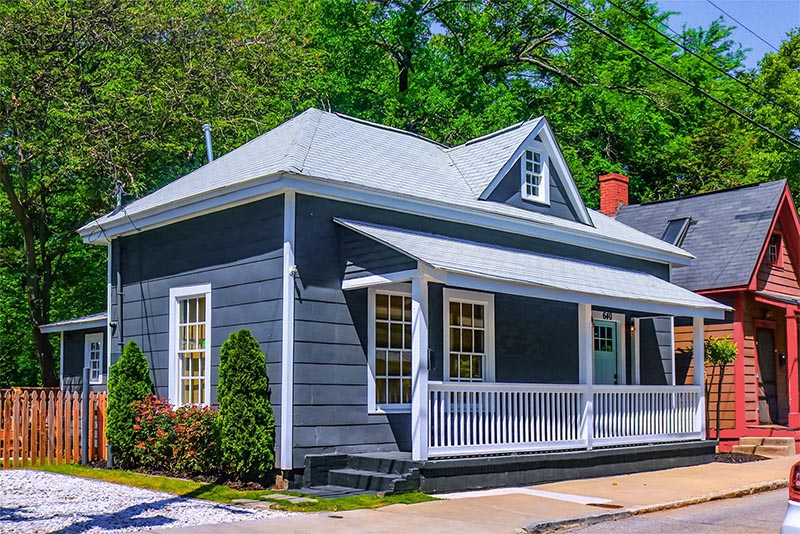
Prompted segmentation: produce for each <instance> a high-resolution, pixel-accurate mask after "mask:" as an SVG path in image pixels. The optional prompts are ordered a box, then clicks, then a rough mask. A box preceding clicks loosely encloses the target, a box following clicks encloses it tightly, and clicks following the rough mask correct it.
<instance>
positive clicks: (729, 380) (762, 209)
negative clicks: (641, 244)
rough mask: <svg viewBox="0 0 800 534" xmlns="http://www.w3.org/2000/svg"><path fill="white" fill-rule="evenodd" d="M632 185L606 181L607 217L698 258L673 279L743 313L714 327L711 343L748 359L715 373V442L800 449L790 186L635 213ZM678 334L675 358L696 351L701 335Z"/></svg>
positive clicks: (799, 249) (680, 329) (680, 365)
mask: <svg viewBox="0 0 800 534" xmlns="http://www.w3.org/2000/svg"><path fill="white" fill-rule="evenodd" d="M627 185H628V181H627V178H625V177H624V176H621V175H606V176H603V177H601V178H600V190H601V198H602V201H601V205H602V208H601V211H603V212H604V213H606V214H607V215H610V216H612V217H613V216H615V217H616V219H617V220H618V221H620V222H623V223H625V224H627V225H629V226H632V227H634V228H637V229H639V230H641V231H643V232H645V233H648V234H650V235H652V236H654V237H658V238H660V239H662V240H664V241H668V242H670V243H672V244H674V245H677V246H679V247H681V248H683V249H685V250H687V251H688V252H691V253H692V254H693V255H694V256H695V257H696V258H697V259H696V260H694V261H693V262H691V263H690V264H689V265H687V266H684V267H679V268H675V269H673V270H672V273H671V276H672V282H673V283H675V284H677V285H680V286H683V287H685V288H687V289H690V290H692V291H695V292H697V293H700V294H702V295H705V296H708V297H710V298H713V299H715V300H718V301H720V302H723V303H725V304H728V305H730V306H732V307H733V308H734V310H735V311H734V312H733V313H730V314H728V316H726V318H725V319H724V320H722V321H709V322H708V323H707V326H706V336H715V337H724V336H730V337H731V338H732V339H733V340H734V341H735V342H736V344H737V345H738V347H739V350H740V352H739V357H738V358H737V359H736V362H735V364H733V365H732V366H728V368H727V369H726V370H725V372H724V373H721V370H720V369H718V368H714V369H711V368H709V369H707V374H706V377H707V384H708V386H709V398H708V410H709V413H710V415H711V417H710V421H709V425H710V426H709V428H710V436H711V437H714V438H718V439H719V442H720V450H722V451H726V450H730V449H731V447H732V446H733V445H736V444H737V443H739V440H740V439H741V438H745V437H747V438H767V437H771V438H774V437H781V438H793V439H795V442H796V441H797V439H798V438H800V380H798V341H797V339H798V330H797V328H798V324H797V323H798V313H800V284H799V283H798V272H797V269H798V268H800V256H799V255H800V223H799V222H798V216H797V210H796V209H795V206H794V202H793V201H792V196H791V193H790V191H789V188H788V186H787V185H786V182H785V181H783V180H781V181H777V182H769V183H763V184H754V185H748V186H743V187H737V188H733V189H728V190H725V191H719V192H714V193H706V194H700V195H693V196H689V197H684V198H680V199H676V200H670V201H663V202H653V203H649V204H639V205H628V190H627ZM673 334H674V337H673V339H674V348H675V349H678V350H679V349H680V348H681V347H686V346H688V345H690V344H691V327H689V326H687V325H682V324H679V323H678V324H674V325H673ZM679 353H680V350H679ZM675 362H676V363H675V364H674V365H675V369H674V370H673V373H672V375H671V376H672V380H673V381H675V382H677V383H678V384H680V383H683V382H686V381H688V382H691V379H692V378H691V377H692V368H691V361H690V358H686V357H684V358H681V357H680V356H676V359H675ZM720 381H721V382H722V387H721V395H719V394H718V391H719V390H720V389H719V388H718V386H719V385H720ZM717 410H719V428H718V429H717V428H716V426H717V423H716V421H717V414H716V411H717ZM748 443H752V441H751V442H748ZM789 443H791V442H789ZM792 452H794V451H792Z"/></svg>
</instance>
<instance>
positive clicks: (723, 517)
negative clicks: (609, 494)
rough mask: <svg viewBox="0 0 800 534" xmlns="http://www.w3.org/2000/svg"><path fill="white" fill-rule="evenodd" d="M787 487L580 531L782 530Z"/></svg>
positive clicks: (743, 533)
mask: <svg viewBox="0 0 800 534" xmlns="http://www.w3.org/2000/svg"><path fill="white" fill-rule="evenodd" d="M786 497H787V492H786V490H785V489H784V490H777V491H770V492H768V493H761V494H758V495H749V496H747V497H740V498H738V499H727V500H721V501H713V502H708V503H704V504H696V505H694V506H687V507H685V508H679V509H677V510H668V511H666V512H656V513H652V514H646V515H641V516H638V517H632V518H629V519H621V520H619V521H609V522H606V523H598V524H596V525H592V526H590V527H586V528H583V529H580V530H577V531H574V530H573V531H571V532H581V533H582V534H605V533H608V534H611V533H614V534H619V533H626V532H636V533H639V532H647V533H648V534H661V533H663V534H676V533H680V532H687V533H691V534H717V533H719V534H723V533H724V534H731V533H734V532H735V533H737V534H755V533H766V532H770V533H776V532H779V531H780V528H781V522H782V521H783V514H784V513H785V512H786Z"/></svg>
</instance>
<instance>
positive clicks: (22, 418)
mask: <svg viewBox="0 0 800 534" xmlns="http://www.w3.org/2000/svg"><path fill="white" fill-rule="evenodd" d="M81 400H82V399H81V395H80V394H79V393H77V392H75V393H69V392H64V391H53V390H49V389H23V390H20V389H11V390H0V440H2V441H0V453H1V454H2V466H3V467H4V468H8V467H27V466H34V465H56V464H64V463H72V462H79V461H80V459H81V428H82V424H81V412H82V410H83V403H82V402H81ZM106 403H107V395H106V393H90V394H89V417H90V419H89V436H88V438H89V439H88V443H89V451H88V458H89V461H90V462H92V461H97V460H105V459H106V439H105V435H106V431H105V430H106Z"/></svg>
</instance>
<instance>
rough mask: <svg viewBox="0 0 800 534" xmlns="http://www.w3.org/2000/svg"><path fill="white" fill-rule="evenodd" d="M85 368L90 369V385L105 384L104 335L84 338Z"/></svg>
mask: <svg viewBox="0 0 800 534" xmlns="http://www.w3.org/2000/svg"><path fill="white" fill-rule="evenodd" d="M84 366H85V367H88V368H89V383H90V384H102V383H103V334H86V336H84Z"/></svg>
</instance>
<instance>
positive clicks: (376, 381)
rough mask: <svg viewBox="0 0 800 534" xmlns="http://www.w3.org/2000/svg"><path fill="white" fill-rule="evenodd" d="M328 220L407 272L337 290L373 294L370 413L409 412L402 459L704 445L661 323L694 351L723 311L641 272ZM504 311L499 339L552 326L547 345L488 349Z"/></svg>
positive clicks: (695, 388) (700, 418)
mask: <svg viewBox="0 0 800 534" xmlns="http://www.w3.org/2000/svg"><path fill="white" fill-rule="evenodd" d="M337 222H339V223H340V224H341V225H342V226H344V227H346V228H348V229H350V230H353V231H354V232H356V233H358V234H361V235H362V236H365V237H367V238H369V239H370V240H373V241H374V242H376V243H377V244H378V245H380V246H381V247H385V248H386V249H391V251H393V252H394V253H395V254H396V255H401V256H404V257H405V258H406V259H408V260H411V261H413V264H411V265H410V267H411V268H409V264H408V262H402V261H398V260H397V258H396V257H394V258H391V259H392V261H390V262H388V263H394V264H395V265H397V264H400V265H402V266H403V268H402V269H395V270H388V269H383V270H382V271H380V272H378V271H379V269H376V268H372V269H371V270H370V272H367V273H365V272H363V271H364V270H363V269H362V270H361V272H357V273H356V274H355V275H352V276H348V275H347V274H346V276H345V280H344V281H343V284H342V287H343V289H345V290H357V289H368V290H369V292H370V293H369V302H370V314H369V319H368V320H369V328H370V336H369V338H370V341H369V348H370V366H369V373H370V380H369V384H370V390H369V393H368V395H369V399H370V403H371V406H370V410H371V411H370V413H375V414H380V413H392V411H395V410H396V411H406V412H408V413H409V415H410V426H411V460H412V461H415V462H424V461H427V460H429V459H437V458H440V459H444V458H451V457H456V458H457V457H469V456H484V455H501V454H509V453H512V454H526V453H535V452H548V451H549V452H553V451H562V452H563V451H580V450H584V451H591V450H594V449H598V448H607V447H619V446H630V447H635V446H643V445H644V446H649V445H652V444H658V443H678V442H689V441H695V442H699V441H703V440H704V439H705V395H704V388H703V380H704V377H703V375H702V373H698V375H697V376H696V377H695V383H693V384H692V385H676V383H675V372H674V369H675V362H674V350H673V349H674V347H673V346H672V345H671V343H672V341H671V340H672V330H671V325H672V320H673V317H675V316H683V317H691V318H692V324H693V328H694V330H693V332H694V333H693V338H694V340H695V341H696V342H697V343H698V345H699V346H702V345H703V339H704V332H703V330H704V318H706V317H708V318H721V317H722V316H723V315H724V312H725V311H726V310H729V308H728V307H726V306H723V305H721V304H719V303H717V302H714V301H712V300H709V299H706V298H704V297H701V296H699V295H696V294H694V293H691V292H689V291H686V290H684V289H682V288H679V287H677V286H674V285H672V284H670V283H668V282H666V281H664V280H663V279H660V278H659V277H657V276H654V275H652V274H647V273H644V272H637V271H631V270H625V269H621V268H616V267H609V266H605V265H600V264H593V263H588V262H584V261H577V260H571V259H568V258H561V257H555V256H548V255H545V254H537V253H533V252H527V251H521V250H514V249H505V248H501V247H495V246H490V245H484V244H480V243H474V242H468V241H463V240H456V239H450V238H447V237H444V236H436V235H432V234H422V233H417V232H412V231H408V230H402V229H397V228H391V227H384V226H378V225H373V224H369V223H360V222H354V221H341V220H340V221H337ZM364 248H365V247H364V246H363V244H361V247H360V249H361V250H364ZM372 253H373V256H374V251H372ZM345 254H347V251H346V252H345ZM348 261H349V262H352V263H353V264H356V263H357V262H359V261H360V260H359V258H356V257H355V254H354V255H352V256H351V257H349V258H348ZM356 271H357V270H356V269H353V270H352V271H351V272H356ZM432 294H433V295H436V296H437V297H436V298H432ZM432 308H433V309H432ZM465 310H466V311H465ZM552 310H558V311H557V313H558V317H556V318H554V317H547V316H548V314H552V313H555V312H553V311H552ZM501 313H502V314H504V317H505V319H504V320H505V322H510V323H513V324H514V328H513V329H512V331H511V332H508V333H507V334H506V335H507V337H518V338H523V339H521V340H518V341H520V342H521V343H522V344H523V345H524V343H525V339H524V338H525V335H524V331H525V330H527V329H535V328H538V329H542V328H552V329H553V331H552V332H551V333H550V338H551V343H552V344H551V345H549V346H548V347H544V346H541V344H539V345H536V344H534V345H533V346H527V347H526V348H524V349H519V348H513V347H510V346H509V345H508V343H506V344H505V345H503V344H501V343H498V342H497V341H498V340H496V339H495V337H499V335H498V334H497V332H496V330H497V329H496V328H494V322H495V319H496V318H495V315H498V316H499V315H500V314H501ZM521 316H523V317H522V318H521ZM527 317H529V321H528V322H527V323H526V319H525V318H527ZM653 318H659V319H663V320H666V322H667V324H669V325H670V330H669V331H668V332H666V333H664V334H665V335H664V336H662V337H663V338H664V339H667V340H668V341H667V343H669V344H670V346H669V347H668V350H665V351H664V354H665V355H666V356H665V360H664V361H661V360H659V362H658V365H663V366H664V371H665V372H664V373H663V376H662V380H661V381H660V382H653V381H649V382H648V381H645V382H644V383H643V381H642V372H643V370H644V367H643V365H642V364H641V357H642V354H643V352H644V351H645V349H647V350H650V351H652V350H653V348H652V347H644V346H640V344H641V342H642V338H641V336H640V335H639V332H640V329H641V327H642V322H643V321H650V320H652V319H653ZM504 320H503V319H502V318H499V317H498V328H499V327H500V324H501V323H503V321H504ZM384 323H385V324H384ZM526 324H527V327H526ZM548 325H549V326H548ZM395 327H396V335H397V338H396V339H395V337H394V336H395ZM651 329H652V328H651ZM651 337H654V336H651ZM655 337H657V336H655ZM655 337H654V338H655ZM651 341H652V340H651ZM656 341H657V340H656ZM651 344H652V343H651ZM518 346H519V343H518ZM656 350H657V349H656ZM702 357H703V355H702V353H699V354H697V355H696V357H695V358H696V359H697V362H698V365H697V366H696V367H697V368H699V369H702V368H703V365H702ZM392 358H394V359H395V360H393V359H392ZM532 361H535V362H537V364H536V371H535V372H532V371H531V369H532V367H531V362H532ZM620 362H621V363H620ZM501 363H502V364H503V365H504V367H503V372H502V373H500V369H501V366H500V364H501ZM495 364H498V365H495ZM406 365H407V366H408V374H407V375H406V374H405V373H404V369H406V367H405V366H406ZM548 365H552V366H558V367H560V368H561V369H564V370H565V371H564V372H563V373H561V374H559V373H551V372H549V371H548V370H547V369H548ZM501 374H502V376H500V375H501ZM395 375H396V376H395ZM406 376H407V378H406ZM537 377H542V378H544V379H543V380H537ZM384 379H385V380H384ZM376 399H377V400H376ZM393 402H394V404H393ZM712 449H713V447H712Z"/></svg>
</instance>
